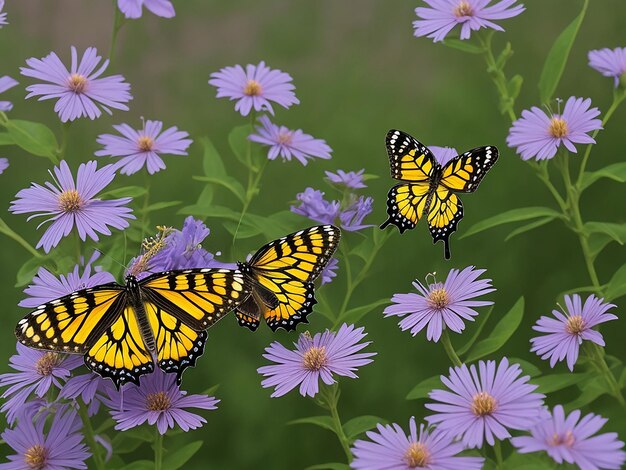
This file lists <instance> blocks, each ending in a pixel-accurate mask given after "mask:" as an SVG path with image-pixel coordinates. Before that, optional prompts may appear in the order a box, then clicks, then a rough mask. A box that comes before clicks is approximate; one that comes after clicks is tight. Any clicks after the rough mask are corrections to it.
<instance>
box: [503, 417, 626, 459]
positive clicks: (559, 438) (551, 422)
mask: <svg viewBox="0 0 626 470" xmlns="http://www.w3.org/2000/svg"><path fill="white" fill-rule="evenodd" d="M580 417H581V412H580V410H575V411H572V412H571V413H570V414H569V415H567V416H566V415H565V412H564V411H563V407H562V406H561V405H557V406H555V407H554V410H553V411H552V416H551V417H550V419H548V420H546V421H542V422H541V423H539V424H538V425H536V426H534V427H533V428H532V429H531V430H530V434H531V435H530V436H520V437H514V438H513V439H511V442H512V443H513V445H514V446H515V447H517V451H518V452H520V453H522V454H526V453H529V452H540V451H545V452H547V453H548V455H549V456H550V457H552V458H553V459H554V460H555V461H556V462H558V463H563V462H567V463H570V464H575V465H578V467H580V468H581V469H582V470H600V469H616V470H617V469H620V468H623V465H624V462H626V452H624V451H623V450H621V449H622V448H623V447H624V443H623V442H622V441H620V440H619V439H618V435H617V433H615V432H609V433H604V434H597V435H595V436H594V434H596V433H597V432H598V431H599V430H600V428H602V426H604V424H605V423H606V422H607V421H608V420H607V419H605V418H603V417H601V416H598V415H594V414H593V413H589V414H588V415H585V416H584V417H583V418H582V419H580Z"/></svg>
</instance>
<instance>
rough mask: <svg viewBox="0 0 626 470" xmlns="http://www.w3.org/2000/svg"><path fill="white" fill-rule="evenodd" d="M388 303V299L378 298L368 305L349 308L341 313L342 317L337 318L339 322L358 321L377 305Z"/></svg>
mask: <svg viewBox="0 0 626 470" xmlns="http://www.w3.org/2000/svg"><path fill="white" fill-rule="evenodd" d="M388 303H389V299H380V300H377V301H376V302H374V303H371V304H368V305H361V306H359V307H354V308H351V309H350V310H348V311H347V312H346V313H344V314H343V317H342V318H340V319H339V322H341V323H358V322H359V321H360V320H361V319H362V318H363V317H364V316H365V315H367V314H368V313H370V312H371V311H372V310H374V309H375V308H378V307H382V306H383V305H387V304H388Z"/></svg>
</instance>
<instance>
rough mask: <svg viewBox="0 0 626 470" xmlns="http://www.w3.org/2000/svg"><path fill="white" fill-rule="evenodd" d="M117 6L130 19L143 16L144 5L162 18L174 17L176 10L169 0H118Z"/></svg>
mask: <svg viewBox="0 0 626 470" xmlns="http://www.w3.org/2000/svg"><path fill="white" fill-rule="evenodd" d="M117 6H118V8H119V9H120V11H121V12H122V13H124V16H125V17H126V18H128V19H136V18H141V15H142V13H143V11H142V8H141V7H142V6H143V7H146V9H147V10H149V11H151V12H152V13H154V14H155V15H157V16H160V17H162V18H174V16H176V12H175V11H174V5H172V2H170V1H169V0H117Z"/></svg>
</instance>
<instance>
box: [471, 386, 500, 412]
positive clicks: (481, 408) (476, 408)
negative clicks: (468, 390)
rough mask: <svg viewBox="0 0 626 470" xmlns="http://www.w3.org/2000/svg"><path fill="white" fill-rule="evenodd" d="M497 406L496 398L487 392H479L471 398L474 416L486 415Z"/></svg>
mask: <svg viewBox="0 0 626 470" xmlns="http://www.w3.org/2000/svg"><path fill="white" fill-rule="evenodd" d="M497 407H498V402H497V401H496V399H495V398H494V397H493V396H491V395H490V394H488V393H487V392H480V393H477V394H476V395H474V397H473V398H472V413H474V414H475V415H476V416H481V417H482V416H486V415H489V414H491V413H493V412H494V411H496V408H497Z"/></svg>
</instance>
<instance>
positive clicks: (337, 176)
mask: <svg viewBox="0 0 626 470" xmlns="http://www.w3.org/2000/svg"><path fill="white" fill-rule="evenodd" d="M364 172H365V169H362V170H360V171H357V172H354V171H349V172H347V173H346V172H345V171H343V170H337V173H333V172H331V171H327V172H326V178H327V179H328V181H330V182H331V183H333V184H336V185H338V186H343V187H345V188H350V189H360V188H366V187H367V185H366V184H365V183H364V182H363V173H364Z"/></svg>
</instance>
